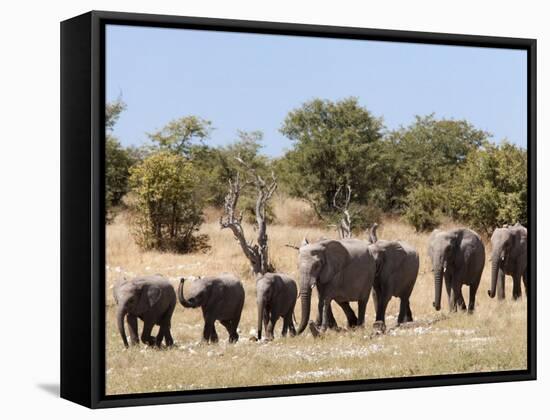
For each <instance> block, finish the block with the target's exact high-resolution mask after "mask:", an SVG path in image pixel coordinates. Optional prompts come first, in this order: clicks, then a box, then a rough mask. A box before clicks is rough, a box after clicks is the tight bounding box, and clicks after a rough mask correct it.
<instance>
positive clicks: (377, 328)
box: [372, 321, 386, 334]
mask: <svg viewBox="0 0 550 420" xmlns="http://www.w3.org/2000/svg"><path fill="white" fill-rule="evenodd" d="M372 328H373V329H374V332H375V333H376V334H384V333H385V332H386V324H385V322H384V321H376V322H375V323H374V324H372Z"/></svg>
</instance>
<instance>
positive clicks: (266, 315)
mask: <svg viewBox="0 0 550 420" xmlns="http://www.w3.org/2000/svg"><path fill="white" fill-rule="evenodd" d="M297 295H298V289H297V287H296V283H295V282H294V280H292V279H291V278H290V277H288V276H286V275H284V274H278V273H267V274H264V275H263V276H262V277H259V278H258V279H257V280H256V300H257V302H258V340H261V339H262V322H263V325H264V328H265V335H266V339H267V340H273V329H274V328H275V324H276V323H277V320H278V319H279V318H280V317H282V318H283V332H282V334H283V336H286V333H287V331H290V335H292V336H294V335H296V330H295V329H294V323H293V322H292V315H294V305H295V304H296V297H297Z"/></svg>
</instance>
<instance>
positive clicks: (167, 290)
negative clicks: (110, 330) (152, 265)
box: [113, 276, 176, 347]
mask: <svg viewBox="0 0 550 420" xmlns="http://www.w3.org/2000/svg"><path fill="white" fill-rule="evenodd" d="M113 295H114V298H115V302H116V303H117V305H118V308H117V314H116V318H117V324H118V330H119V332H120V336H121V337H122V341H123V343H124V346H125V347H128V339H127V338H126V331H125V329H124V318H125V317H126V320H127V322H128V329H129V330H130V342H131V343H132V344H133V345H135V344H139V339H138V323H137V319H138V318H139V319H141V320H142V321H143V331H142V334H141V341H143V343H145V344H148V345H150V346H152V345H157V346H160V345H161V343H162V340H163V339H164V340H165V342H166V345H167V346H171V345H172V344H173V343H174V340H173V339H172V335H171V334H170V322H171V319H172V314H173V313H174V308H175V307H176V293H175V291H174V288H173V287H172V285H171V284H170V282H169V281H168V280H167V279H165V278H164V277H162V276H145V277H136V278H134V279H131V280H127V279H123V280H119V281H118V282H117V283H116V284H115V286H114V288H113ZM155 325H158V326H159V327H160V328H159V332H158V335H157V337H156V339H155V338H154V337H152V336H151V331H152V329H153V327H154V326H155Z"/></svg>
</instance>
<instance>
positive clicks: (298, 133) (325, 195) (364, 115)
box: [277, 97, 383, 212]
mask: <svg viewBox="0 0 550 420" xmlns="http://www.w3.org/2000/svg"><path fill="white" fill-rule="evenodd" d="M382 129H383V125H382V121H381V119H379V118H376V117H374V116H373V115H372V114H371V113H370V112H369V111H368V110H367V109H366V108H364V107H362V106H361V105H360V104H359V102H358V100H357V98H353V97H352V98H346V99H343V100H341V101H337V102H333V101H329V100H322V99H314V100H312V101H309V102H306V103H305V104H303V105H302V106H301V107H300V108H297V109H295V110H293V111H291V112H289V114H288V115H287V116H286V118H285V120H284V123H283V125H282V127H281V132H282V133H283V134H284V135H285V136H286V137H288V138H289V139H291V140H292V141H293V148H292V150H290V151H288V152H287V153H286V155H285V156H284V158H282V159H280V160H279V161H278V163H277V167H278V169H279V173H280V174H281V178H282V180H283V181H284V183H285V184H286V187H287V190H288V192H289V193H290V194H291V195H294V196H298V197H302V198H306V199H307V200H308V201H310V202H311V203H312V204H313V205H314V206H315V207H316V209H317V211H318V212H331V211H332V200H333V198H334V194H335V193H336V191H337V189H338V188H339V187H341V186H343V185H350V186H351V188H352V191H353V194H354V197H356V198H359V200H360V201H361V200H363V201H366V196H367V194H368V190H369V185H368V183H369V179H370V178H372V175H373V174H372V172H371V169H372V165H371V164H370V162H369V159H372V155H371V150H372V144H374V143H376V142H378V141H380V139H381V138H382Z"/></svg>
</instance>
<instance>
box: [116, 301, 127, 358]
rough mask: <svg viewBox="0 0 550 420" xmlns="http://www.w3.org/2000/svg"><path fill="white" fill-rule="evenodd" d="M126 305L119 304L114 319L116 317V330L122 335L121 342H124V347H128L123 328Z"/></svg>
mask: <svg viewBox="0 0 550 420" xmlns="http://www.w3.org/2000/svg"><path fill="white" fill-rule="evenodd" d="M127 312H128V311H127V310H126V305H119V307H118V310H117V314H116V319H117V325H118V331H119V332H120V336H121V337H122V342H123V343H124V347H126V348H128V339H127V338H126V330H125V329H124V318H125V317H126V314H127Z"/></svg>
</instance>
